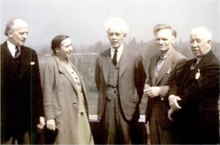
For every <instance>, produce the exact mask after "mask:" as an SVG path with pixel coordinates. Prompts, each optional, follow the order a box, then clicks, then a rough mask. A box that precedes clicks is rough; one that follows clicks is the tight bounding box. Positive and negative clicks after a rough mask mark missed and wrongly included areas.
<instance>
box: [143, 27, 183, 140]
mask: <svg viewBox="0 0 220 145" xmlns="http://www.w3.org/2000/svg"><path fill="white" fill-rule="evenodd" d="M154 35H155V40H156V45H157V49H158V53H156V54H155V55H153V56H152V57H151V60H150V65H149V79H148V81H147V84H146V87H145V95H146V96H147V97H148V104H147V111H146V121H149V127H150V141H151V144H174V143H176V139H175V137H174V132H173V123H172V121H170V120H169V119H168V117H167V112H168V110H169V108H170V107H169V103H168V96H167V92H168V90H169V85H168V82H169V78H170V74H171V72H172V71H173V68H174V67H175V66H176V64H177V63H178V62H179V61H182V60H184V59H186V58H185V56H183V55H182V54H181V53H179V52H178V51H176V50H175V49H174V48H173V46H172V45H173V43H174V42H175V40H176V35H177V34H176V31H175V30H174V29H173V28H172V27H171V26H170V25H167V24H158V25H156V26H155V28H154Z"/></svg>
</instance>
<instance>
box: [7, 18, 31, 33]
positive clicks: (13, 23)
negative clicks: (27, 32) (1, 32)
mask: <svg viewBox="0 0 220 145" xmlns="http://www.w3.org/2000/svg"><path fill="white" fill-rule="evenodd" d="M19 27H28V24H27V22H25V21H24V20H22V19H21V18H13V19H11V20H9V21H8V23H7V25H6V28H5V35H6V36H8V35H9V33H10V32H12V31H13V30H15V29H16V28H19Z"/></svg>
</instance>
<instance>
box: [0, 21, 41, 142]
mask: <svg viewBox="0 0 220 145" xmlns="http://www.w3.org/2000/svg"><path fill="white" fill-rule="evenodd" d="M5 35H6V36H7V37H8V40H7V41H6V42H5V43H3V44H2V45H1V49H0V51H1V143H3V144H5V143H14V142H15V140H17V143H18V144H30V143H36V142H35V137H34V136H35V133H36V129H37V124H38V123H40V124H38V128H40V129H42V128H43V127H44V124H45V122H44V117H43V116H44V110H43V98H42V89H41V83H40V74H39V66H38V58H37V54H36V52H35V51H34V50H33V49H31V48H28V47H26V46H24V43H25V40H26V38H27V35H28V24H27V23H26V22H25V21H24V20H22V19H20V18H15V19H11V20H10V21H9V22H8V23H7V25H6V30H5Z"/></svg>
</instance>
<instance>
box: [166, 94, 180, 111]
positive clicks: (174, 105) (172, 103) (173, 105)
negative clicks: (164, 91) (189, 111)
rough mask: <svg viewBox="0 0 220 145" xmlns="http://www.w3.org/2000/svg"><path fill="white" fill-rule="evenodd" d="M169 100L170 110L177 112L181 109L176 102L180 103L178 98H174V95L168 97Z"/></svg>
mask: <svg viewBox="0 0 220 145" xmlns="http://www.w3.org/2000/svg"><path fill="white" fill-rule="evenodd" d="M168 99H169V105H170V107H171V108H173V109H174V110H179V109H181V107H180V105H179V103H178V102H177V101H180V100H181V98H180V97H179V96H175V95H170V96H169V97H168Z"/></svg>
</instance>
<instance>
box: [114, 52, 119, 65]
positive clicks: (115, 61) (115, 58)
mask: <svg viewBox="0 0 220 145" xmlns="http://www.w3.org/2000/svg"><path fill="white" fill-rule="evenodd" d="M117 52H118V50H117V49H115V53H114V56H113V64H114V65H116V64H117Z"/></svg>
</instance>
